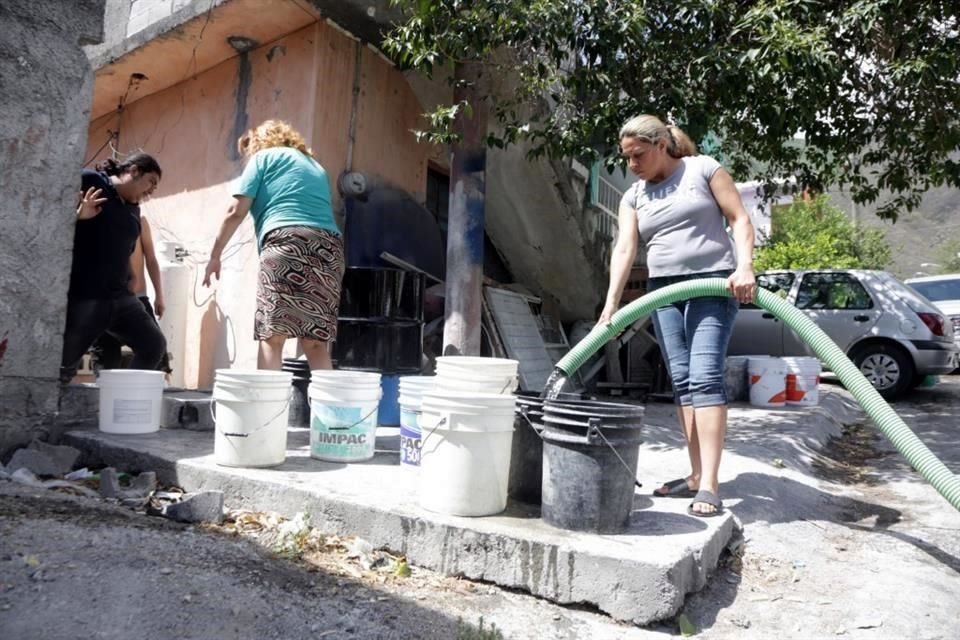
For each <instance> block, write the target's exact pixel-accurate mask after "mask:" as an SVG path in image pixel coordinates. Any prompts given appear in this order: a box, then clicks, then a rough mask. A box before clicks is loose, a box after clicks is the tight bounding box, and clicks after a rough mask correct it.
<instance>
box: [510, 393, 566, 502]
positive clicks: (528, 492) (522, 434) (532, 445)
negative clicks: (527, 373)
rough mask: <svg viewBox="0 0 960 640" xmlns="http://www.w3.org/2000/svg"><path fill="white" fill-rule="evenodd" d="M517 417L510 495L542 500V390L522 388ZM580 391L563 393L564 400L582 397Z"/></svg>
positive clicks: (514, 422) (518, 397)
mask: <svg viewBox="0 0 960 640" xmlns="http://www.w3.org/2000/svg"><path fill="white" fill-rule="evenodd" d="M516 396H517V411H516V414H515V416H514V420H513V447H512V453H511V455H510V480H509V482H508V484H507V495H509V496H510V497H511V498H513V499H514V500H519V501H520V502H526V503H527V504H534V505H538V504H540V493H541V487H542V485H543V438H542V436H541V432H542V431H543V403H544V402H546V400H545V399H544V398H542V397H540V394H539V393H535V392H531V391H521V392H519V393H517V394H516ZM582 397H583V396H582V395H581V394H579V393H563V394H561V398H562V399H564V400H567V399H569V400H579V399H580V398H582Z"/></svg>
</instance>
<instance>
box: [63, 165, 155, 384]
mask: <svg viewBox="0 0 960 640" xmlns="http://www.w3.org/2000/svg"><path fill="white" fill-rule="evenodd" d="M97 169H98V170H97V171H83V172H82V174H81V183H82V189H81V191H80V201H79V203H78V204H77V211H76V214H77V226H76V232H75V234H74V240H73V266H72V269H71V271H70V289H69V292H68V294H67V327H66V331H65V332H64V337H63V358H62V360H61V372H60V378H61V380H63V381H65V382H66V381H69V380H70V379H71V378H72V377H73V375H74V373H75V372H76V367H77V365H78V364H79V362H80V358H82V357H83V354H84V353H85V352H86V351H87V349H89V348H90V346H91V345H93V343H94V342H96V340H97V339H98V338H99V337H100V336H101V335H103V334H104V333H108V334H110V335H112V336H114V337H116V338H117V339H118V340H120V341H121V342H123V343H124V344H127V345H129V346H130V348H131V349H132V350H133V353H134V358H133V362H132V363H131V367H132V368H134V369H156V368H157V365H158V364H159V363H160V361H161V359H162V358H163V356H164V354H165V353H166V349H167V346H166V340H165V339H164V337H163V334H162V333H161V332H160V329H159V327H158V326H157V324H156V322H154V321H153V319H152V318H150V316H149V315H148V314H147V312H146V310H145V309H144V308H143V305H142V304H141V303H140V301H139V300H138V299H137V297H136V296H135V295H134V294H133V293H132V292H131V291H130V289H129V284H128V283H129V279H130V255H131V253H133V249H134V247H135V246H136V243H137V241H138V239H139V237H140V206H139V203H140V201H141V200H144V199H145V198H147V197H149V196H150V194H151V193H153V191H154V190H155V189H156V188H157V184H158V183H159V182H160V177H161V175H162V172H161V170H160V165H159V164H158V163H157V161H156V160H155V159H154V158H153V157H151V156H149V155H147V154H145V153H137V154H134V155H133V156H131V157H130V158H129V159H128V160H127V161H126V162H123V163H117V162H116V161H114V160H107V161H106V162H104V163H102V164H100V165H99V166H98V167H97Z"/></svg>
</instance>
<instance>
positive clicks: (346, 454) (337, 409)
mask: <svg viewBox="0 0 960 640" xmlns="http://www.w3.org/2000/svg"><path fill="white" fill-rule="evenodd" d="M308 393H309V396H310V456H311V457H313V458H316V459H318V460H326V461H328V462H363V461H366V460H370V459H371V458H373V454H374V446H375V444H376V438H377V423H378V420H377V418H378V415H377V414H378V409H379V406H380V398H381V396H382V394H383V390H382V388H381V386H380V374H379V373H370V372H366V371H341V370H334V371H313V372H312V373H311V382H310V388H309V390H308Z"/></svg>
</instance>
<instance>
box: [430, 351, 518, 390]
mask: <svg viewBox="0 0 960 640" xmlns="http://www.w3.org/2000/svg"><path fill="white" fill-rule="evenodd" d="M518 365H519V363H518V362H517V361H516V360H510V359H507V358H480V357H474V356H440V357H439V358H437V376H436V378H437V383H436V384H437V387H438V388H444V389H448V390H450V391H454V392H458V391H474V392H477V393H496V394H512V393H513V392H514V391H515V390H516V389H517V384H518V377H517V367H518Z"/></svg>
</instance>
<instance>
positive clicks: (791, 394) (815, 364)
mask: <svg viewBox="0 0 960 640" xmlns="http://www.w3.org/2000/svg"><path fill="white" fill-rule="evenodd" d="M783 361H784V362H785V363H786V365H787V382H786V391H787V404H789V405H796V406H801V407H815V406H817V404H819V403H820V394H819V389H818V387H819V385H820V361H819V360H818V359H817V358H807V357H797V358H784V359H783Z"/></svg>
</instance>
